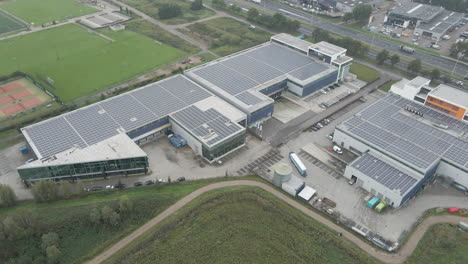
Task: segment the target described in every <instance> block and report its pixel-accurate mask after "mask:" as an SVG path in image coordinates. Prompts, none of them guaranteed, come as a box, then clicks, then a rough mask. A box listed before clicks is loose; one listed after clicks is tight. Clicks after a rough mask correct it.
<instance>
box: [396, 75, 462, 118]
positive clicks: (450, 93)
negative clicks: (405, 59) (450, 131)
mask: <svg viewBox="0 0 468 264" xmlns="http://www.w3.org/2000/svg"><path fill="white" fill-rule="evenodd" d="M430 82H431V81H430V80H429V79H426V78H424V77H420V76H418V77H416V78H414V79H413V80H407V79H402V80H400V81H399V82H397V83H395V84H393V85H392V87H391V89H390V92H392V93H394V94H397V95H400V96H402V97H404V98H406V99H408V100H414V101H416V102H419V103H421V104H425V105H427V106H430V107H432V108H434V109H437V110H439V111H441V112H444V113H446V114H448V115H451V116H453V117H455V118H458V119H462V120H465V121H468V93H466V92H464V91H462V90H460V89H457V88H454V87H451V86H448V85H446V84H440V85H439V86H437V87H435V88H433V87H431V86H429V83H430Z"/></svg>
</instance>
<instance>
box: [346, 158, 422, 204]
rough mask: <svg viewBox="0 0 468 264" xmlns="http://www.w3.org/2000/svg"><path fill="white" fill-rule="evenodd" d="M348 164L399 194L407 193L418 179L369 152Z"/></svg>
mask: <svg viewBox="0 0 468 264" xmlns="http://www.w3.org/2000/svg"><path fill="white" fill-rule="evenodd" d="M350 166H351V167H353V168H355V169H356V170H358V171H360V172H361V173H363V174H364V175H366V176H367V177H369V178H371V179H373V180H375V181H377V182H378V183H380V184H382V185H383V186H385V187H387V188H388V189H390V190H395V191H399V192H400V195H404V194H405V193H407V192H408V191H409V190H411V187H412V186H414V185H415V184H416V182H417V181H419V178H417V177H415V176H410V175H409V174H408V173H405V172H403V171H401V170H400V169H398V168H396V167H395V166H393V165H391V164H389V163H388V162H385V161H383V160H382V159H380V158H378V157H377V156H374V155H371V154H370V153H365V154H364V155H362V156H361V157H359V158H357V159H355V160H354V161H353V162H352V163H351V164H350Z"/></svg>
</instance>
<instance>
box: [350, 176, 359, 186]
mask: <svg viewBox="0 0 468 264" xmlns="http://www.w3.org/2000/svg"><path fill="white" fill-rule="evenodd" d="M356 181H357V178H356V177H354V176H353V177H351V179H350V180H349V181H348V183H349V185H353V184H355V183H356Z"/></svg>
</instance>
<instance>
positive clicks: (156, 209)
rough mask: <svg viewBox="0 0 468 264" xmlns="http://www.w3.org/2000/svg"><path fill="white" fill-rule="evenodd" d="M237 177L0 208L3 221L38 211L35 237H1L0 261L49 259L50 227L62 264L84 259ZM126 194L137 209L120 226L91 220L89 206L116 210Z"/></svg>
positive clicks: (95, 193)
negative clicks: (45, 239) (45, 246)
mask: <svg viewBox="0 0 468 264" xmlns="http://www.w3.org/2000/svg"><path fill="white" fill-rule="evenodd" d="M236 179H238V178H228V179H225V178H219V179H212V180H201V181H193V182H184V183H172V184H166V185H153V186H145V187H139V188H129V189H125V190H122V191H119V190H112V191H99V192H91V193H86V195H85V197H83V198H75V199H70V200H62V201H57V202H52V203H43V204H37V203H34V202H32V201H28V202H23V203H21V204H19V205H17V206H15V207H12V208H1V207H0V222H1V221H3V219H5V217H6V216H8V215H13V214H18V213H20V212H24V211H27V212H31V213H32V214H33V215H35V219H36V221H35V222H36V223H37V227H36V228H34V230H35V232H34V234H33V235H32V236H31V237H26V238H23V239H20V240H17V241H4V240H2V236H0V263H12V264H13V263H46V262H44V261H42V262H41V261H39V260H40V259H43V257H42V256H43V251H42V250H41V238H40V237H41V236H42V234H44V233H48V232H55V233H57V234H58V235H59V237H60V240H59V247H60V251H61V252H62V254H61V258H60V259H59V263H61V264H66V263H84V262H85V260H88V259H90V258H92V257H93V256H95V255H96V254H98V253H100V252H101V251H103V250H104V249H105V248H107V247H109V246H111V245H112V244H114V243H115V242H117V241H118V240H119V239H122V238H123V237H125V236H126V235H128V234H129V233H131V232H132V231H133V230H135V229H136V228H138V227H140V226H141V225H143V224H144V223H145V222H146V221H148V220H149V219H151V218H153V217H155V216H156V215H158V214H159V213H161V212H162V211H163V210H164V209H166V208H167V207H169V206H170V205H172V204H174V203H175V202H176V201H177V200H179V199H180V198H182V197H184V196H186V195H188V194H189V193H191V192H193V191H194V190H196V189H198V188H201V187H203V186H205V185H207V184H210V183H214V182H220V181H226V180H227V181H230V180H236ZM247 179H256V178H251V177H248V178H247ZM122 195H127V196H128V197H129V198H130V199H131V200H132V201H133V202H134V204H135V209H134V211H133V212H132V213H131V214H129V215H124V214H121V218H120V224H119V225H118V226H116V227H110V226H107V225H105V224H101V225H100V226H97V227H95V226H93V225H92V224H91V223H90V221H89V212H90V211H91V209H93V208H102V207H103V206H105V205H107V206H110V207H111V208H113V209H115V210H116V211H118V207H119V198H120V197H121V196H122ZM33 219H34V218H33ZM0 227H1V225H0ZM0 231H1V229H0ZM0 234H1V233H0ZM13 256H16V257H13ZM35 261H36V262H35Z"/></svg>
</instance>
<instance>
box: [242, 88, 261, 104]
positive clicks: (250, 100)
mask: <svg viewBox="0 0 468 264" xmlns="http://www.w3.org/2000/svg"><path fill="white" fill-rule="evenodd" d="M236 98H237V99H239V100H241V101H242V102H243V103H244V104H247V105H255V104H258V103H260V102H261V101H262V99H260V98H258V97H257V96H255V95H253V94H252V93H251V92H249V91H245V92H243V93H240V94H238V95H236Z"/></svg>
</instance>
